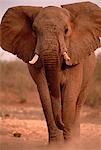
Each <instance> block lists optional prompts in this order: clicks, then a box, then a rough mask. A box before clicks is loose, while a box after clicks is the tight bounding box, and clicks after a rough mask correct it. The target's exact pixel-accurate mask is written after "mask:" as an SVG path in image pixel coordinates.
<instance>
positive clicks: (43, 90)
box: [28, 65, 58, 143]
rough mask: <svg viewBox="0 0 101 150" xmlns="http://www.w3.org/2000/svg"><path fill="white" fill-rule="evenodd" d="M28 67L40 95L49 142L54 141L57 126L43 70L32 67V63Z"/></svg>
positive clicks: (56, 135)
mask: <svg viewBox="0 0 101 150" xmlns="http://www.w3.org/2000/svg"><path fill="white" fill-rule="evenodd" d="M28 69H29V71H30V74H31V76H32V78H33V79H34V81H35V83H36V84H37V89H38V92H39V95H40V100H41V104H42V108H43V111H44V115H45V119H46V122H47V128H48V135H49V138H48V139H49V143H55V142H56V141H57V137H58V134H57V126H56V124H55V121H54V116H53V111H52V106H51V98H50V93H49V89H48V85H47V80H46V77H45V73H44V70H43V69H40V70H38V69H36V68H34V67H33V65H28Z"/></svg>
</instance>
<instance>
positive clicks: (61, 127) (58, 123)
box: [55, 115, 64, 130]
mask: <svg viewBox="0 0 101 150" xmlns="http://www.w3.org/2000/svg"><path fill="white" fill-rule="evenodd" d="M55 123H56V126H57V127H58V129H60V130H64V123H63V122H62V121H61V120H60V117H59V116H58V115H57V117H56V120H55Z"/></svg>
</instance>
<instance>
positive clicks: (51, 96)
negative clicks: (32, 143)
mask: <svg viewBox="0 0 101 150" xmlns="http://www.w3.org/2000/svg"><path fill="white" fill-rule="evenodd" d="M0 28H1V47H2V48H3V49H4V50H6V51H8V52H10V53H13V54H14V55H17V56H18V57H19V58H21V59H22V60H23V61H24V62H26V63H27V65H28V69H29V72H30V74H31V76H32V78H33V80H34V81H35V83H36V85H37V89H38V92H39V95H40V100H41V104H42V108H43V111H44V115H45V119H46V122H47V127H48V133H49V142H53V141H54V142H56V141H58V136H59V135H58V131H60V130H62V131H61V132H62V136H63V138H64V140H65V141H69V140H71V139H72V138H73V137H75V136H78V135H79V131H80V121H79V120H80V110H81V107H82V105H83V104H84V102H85V100H86V97H87V94H88V91H89V90H88V89H89V85H90V83H91V77H92V74H93V71H94V66H95V55H94V51H95V50H96V49H97V48H98V47H100V38H99V37H100V36H101V8H100V7H98V6H97V5H96V4H93V3H91V2H81V3H75V4H68V5H62V6H61V7H55V6H48V7H44V8H42V7H34V6H17V7H12V8H9V9H8V10H7V11H6V13H5V14H4V16H3V18H2V21H1V25H0Z"/></svg>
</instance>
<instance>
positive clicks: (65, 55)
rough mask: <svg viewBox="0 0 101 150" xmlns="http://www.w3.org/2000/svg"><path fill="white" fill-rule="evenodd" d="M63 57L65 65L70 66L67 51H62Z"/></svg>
mask: <svg viewBox="0 0 101 150" xmlns="http://www.w3.org/2000/svg"><path fill="white" fill-rule="evenodd" d="M63 57H64V59H65V62H66V65H68V66H72V62H71V59H70V57H69V56H68V54H67V52H64V53H63Z"/></svg>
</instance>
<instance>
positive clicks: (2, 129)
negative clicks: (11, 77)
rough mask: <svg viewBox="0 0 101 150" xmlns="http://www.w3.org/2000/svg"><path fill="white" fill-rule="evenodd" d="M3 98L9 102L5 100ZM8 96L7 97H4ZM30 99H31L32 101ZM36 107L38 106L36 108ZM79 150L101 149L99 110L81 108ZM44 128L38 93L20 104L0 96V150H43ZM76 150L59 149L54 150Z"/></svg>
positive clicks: (9, 94)
mask: <svg viewBox="0 0 101 150" xmlns="http://www.w3.org/2000/svg"><path fill="white" fill-rule="evenodd" d="M5 94H6V97H8V99H6V100H4V99H5ZM7 94H8V95H7ZM32 97H33V98H34V99H33V100H32ZM37 103H38V105H37ZM80 127H81V140H80V142H81V146H80V147H79V149H80V150H100V149H101V109H100V108H96V109H95V108H94V109H92V108H90V107H87V106H84V107H83V109H82V112H81V126H80ZM47 138H48V136H47V128H46V122H45V119H44V115H43V112H42V109H41V107H40V103H39V97H38V94H37V93H34V94H30V96H29V101H19V100H18V99H17V98H16V96H15V97H14V95H12V94H11V93H2V92H0V150H46V149H47ZM56 149H58V150H77V149H78V148H77V147H76V145H75V146H73V147H72V146H71V147H69V146H65V147H64V148H63V147H61V146H59V147H58V148H55V150H56Z"/></svg>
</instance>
